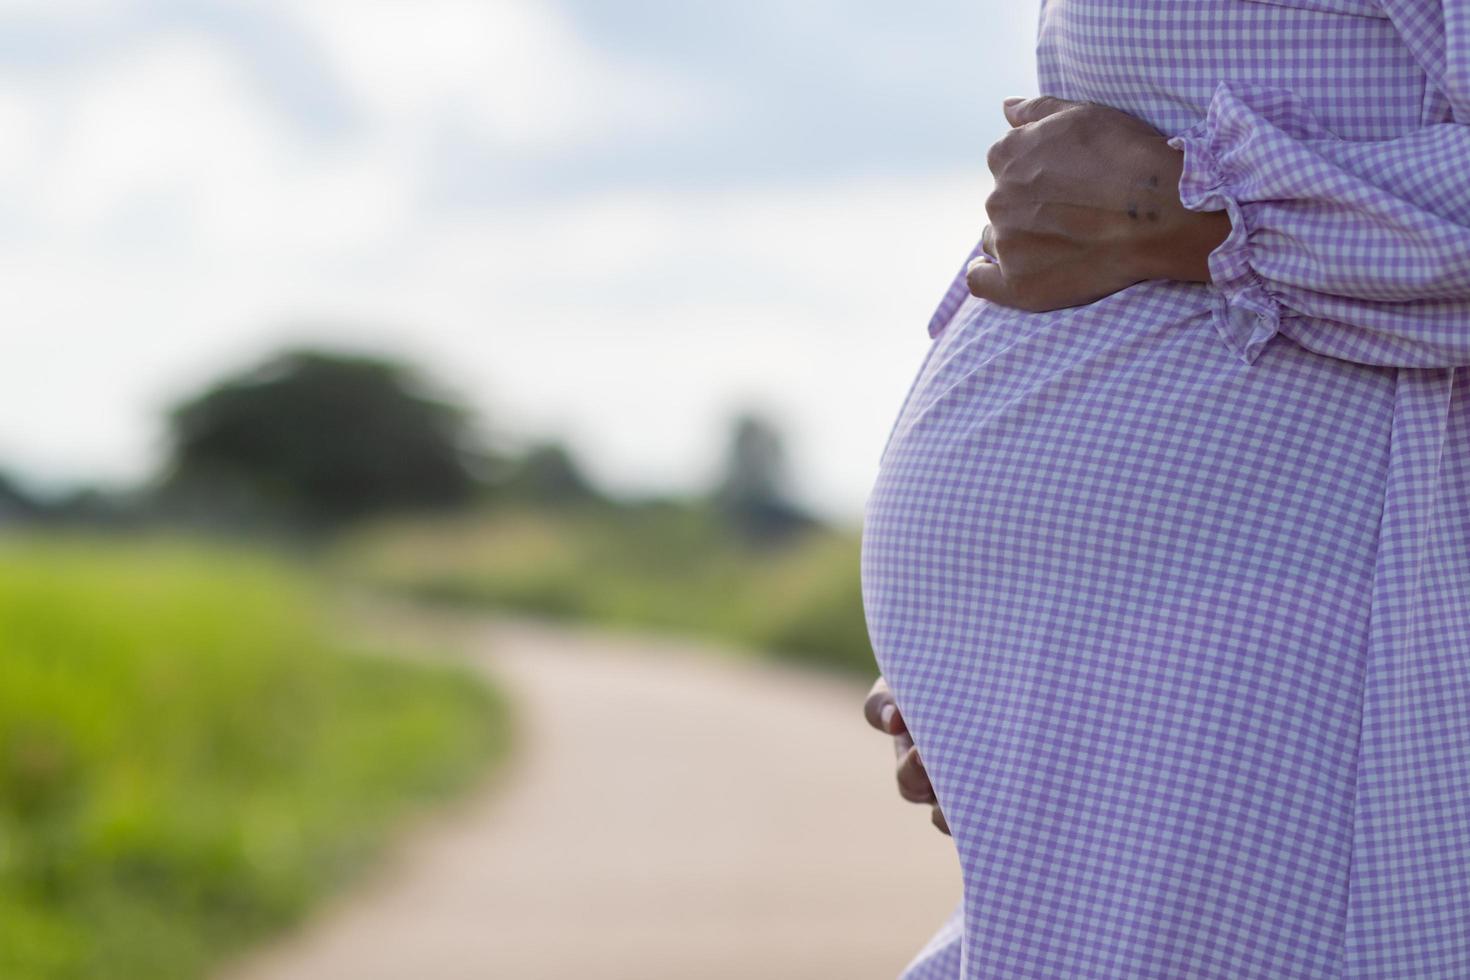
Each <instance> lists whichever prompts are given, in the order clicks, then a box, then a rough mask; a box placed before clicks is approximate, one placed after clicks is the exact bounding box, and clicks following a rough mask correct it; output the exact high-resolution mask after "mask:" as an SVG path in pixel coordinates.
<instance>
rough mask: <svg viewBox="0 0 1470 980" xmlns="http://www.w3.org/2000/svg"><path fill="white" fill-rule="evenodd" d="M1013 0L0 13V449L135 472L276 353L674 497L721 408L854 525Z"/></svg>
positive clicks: (58, 476)
mask: <svg viewBox="0 0 1470 980" xmlns="http://www.w3.org/2000/svg"><path fill="white" fill-rule="evenodd" d="M1036 16H1037V11H1036V5H1035V4H1034V3H1022V4H1009V3H1006V4H1002V3H999V2H992V3H985V4H980V3H973V2H970V3H966V2H960V0H912V2H910V3H907V4H894V3H891V2H884V3H880V2H877V0H843V2H837V0H738V2H737V0H730V2H724V0H702V2H690V0H475V2H462V0H394V2H387V0H384V2H374V0H280V2H273V0H256V2H250V3H230V2H217V3H205V2H197V0H195V2H185V0H158V2H138V3H128V2H101V0H0V303H3V315H4V320H3V321H0V470H5V471H9V472H12V473H14V474H15V475H17V476H19V477H21V478H23V479H26V480H28V481H29V482H30V483H31V484H32V485H33V486H40V487H64V486H66V485H68V484H71V483H79V482H89V483H90V482H100V483H102V484H104V485H114V486H124V485H127V484H129V483H131V482H133V481H137V480H140V479H143V478H144V477H146V475H147V474H148V473H150V472H151V471H152V470H153V469H154V468H155V467H156V466H157V465H158V464H159V462H160V459H161V457H162V453H163V451H164V443H163V432H162V422H161V419H162V414H163V412H164V411H165V410H166V408H167V406H168V405H170V404H172V403H174V402H176V401H177V400H179V399H180V398H182V397H186V396H188V395H190V394H192V393H194V392H196V391H197V390H199V389H200V387H201V386H202V385H204V384H206V383H208V381H210V380H211V379H213V378H216V377H218V376H220V375H221V374H223V373H227V372H230V371H233V370H236V369H238V368H240V367H243V366H246V365H248V364H251V363H253V362H254V361H256V360H258V359H260V358H262V357H264V356H265V355H267V354H269V353H270V352H272V351H274V350H276V349H279V348H280V347H282V346H286V345H297V344H315V345H328V346H333V347H341V348H344V349H347V350H351V351H354V352H368V353H378V354H390V355H394V356H402V357H406V358H408V359H410V360H411V361H413V362H414V363H416V364H418V365H420V366H421V367H422V368H423V369H424V371H425V372H426V373H427V374H429V375H431V376H432V377H434V378H436V379H438V380H440V381H441V382H442V384H443V386H444V387H445V388H446V389H448V390H449V391H451V392H453V393H455V394H456V395H458V396H459V397H461V398H462V399H464V400H465V401H466V402H467V403H469V404H470V405H471V406H473V407H474V408H475V409H476V411H477V413H478V414H479V415H480V417H481V418H482V419H483V420H484V424H485V426H486V428H487V431H488V432H489V433H491V434H492V435H493V436H494V437H495V438H498V439H502V440H514V441H517V442H521V443H525V442H529V441H532V440H536V439H544V438H555V439H559V440H562V441H564V442H566V443H567V444H569V445H570V447H571V448H572V450H573V451H574V452H575V453H576V455H577V456H578V458H579V459H580V460H581V461H582V462H583V463H584V465H585V467H586V468H587V470H588V471H589V473H590V475H591V476H593V477H594V478H595V479H597V480H598V481H599V482H601V483H603V484H604V485H605V486H607V487H608V488H609V489H612V490H614V491H618V492H625V493H644V492H685V491H691V490H696V491H697V490H699V489H701V488H702V487H704V486H705V485H707V484H708V482H709V481H710V480H711V479H713V476H714V474H715V473H716V471H717V468H718V466H719V463H720V459H721V455H722V453H723V450H724V440H725V436H726V432H727V426H728V424H729V420H730V418H731V417H732V416H733V415H734V414H735V413H736V412H738V411H742V410H747V409H748V410H755V411H759V412H762V413H764V414H766V415H768V416H770V417H772V418H773V419H774V420H776V421H777V422H778V423H779V424H780V425H781V426H782V428H783V430H784V432H785V434H786V440H787V451H788V455H789V457H790V459H791V463H792V469H793V476H794V479H795V486H794V490H795V492H796V494H797V495H798V497H799V498H800V499H801V500H802V501H803V502H804V503H806V504H807V505H809V506H811V507H813V508H814V509H816V510H818V511H819V512H821V513H823V514H825V515H827V516H829V517H833V518H836V519H839V520H856V519H857V518H858V517H860V515H861V511H862V506H863V502H864V500H865V498H866V495H867V492H868V490H869V488H870V485H871V482H872V480H873V477H874V475H875V474H876V470H877V464H878V457H879V454H880V453H881V450H882V446H883V443H884V441H885V439H886V437H887V435H888V431H889V429H890V427H891V425H892V423H893V419H894V417H895V415H896V413H897V411H898V408H899V406H900V404H901V402H902V399H903V396H904V394H905V392H906V391H907V389H908V385H909V383H910V382H911V380H912V379H913V375H914V373H915V371H916V370H917V369H918V367H919V364H920V362H921V360H922V358H923V355H924V352H925V349H926V347H927V344H928V337H927V335H926V333H925V329H924V328H925V325H926V323H927V321H928V318H929V314H930V313H931V312H932V310H933V308H934V306H935V305H936V304H937V302H938V300H939V297H940V295H941V294H942V293H943V291H944V288H945V287H946V286H947V284H948V282H949V281H950V278H951V276H953V274H954V273H955V272H956V270H957V269H958V267H959V265H960V263H961V262H962V261H963V259H964V257H965V255H966V254H967V252H968V251H969V249H970V247H971V245H973V244H974V242H975V240H976V239H977V238H978V236H979V233H980V229H981V228H982V227H983V225H984V223H985V220H986V219H985V213H984V200H985V197H986V195H987V194H988V193H989V190H990V179H989V173H988V171H987V170H986V167H985V163H984V161H985V151H986V149H987V148H988V147H989V145H990V144H991V143H993V142H994V141H995V140H996V139H998V138H999V137H1000V136H1001V134H1002V133H1003V132H1004V130H1005V128H1006V123H1005V120H1004V118H1003V116H1002V115H1001V108H1000V103H1001V99H1002V98H1004V97H1005V96H1008V95H1034V94H1037V93H1036V91H1035V85H1036V83H1035V74H1034V68H1033V61H1034V51H1035V46H1034V38H1035V29H1036Z"/></svg>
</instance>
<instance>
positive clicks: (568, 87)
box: [281, 0, 697, 152]
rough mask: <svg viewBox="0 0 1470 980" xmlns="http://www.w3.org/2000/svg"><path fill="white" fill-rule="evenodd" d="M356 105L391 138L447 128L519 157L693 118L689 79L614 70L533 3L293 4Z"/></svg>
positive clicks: (550, 9) (388, 0) (290, 8)
mask: <svg viewBox="0 0 1470 980" xmlns="http://www.w3.org/2000/svg"><path fill="white" fill-rule="evenodd" d="M281 11H282V14H283V16H289V17H291V18H293V19H298V20H299V21H300V23H302V24H303V25H304V26H306V27H307V28H308V30H309V31H310V33H311V34H312V36H313V37H314V38H315V39H316V41H317V42H318V43H319V44H320V45H322V47H323V48H324V50H326V51H327V52H328V54H329V56H330V58H331V61H332V63H333V65H334V66H335V67H336V68H337V69H338V71H339V72H340V73H341V74H342V76H343V77H344V78H345V79H346V80H347V83H348V86H349V88H350V89H351V91H352V92H353V93H354V94H355V95H356V96H357V98H358V100H359V102H360V103H361V104H362V105H364V106H367V107H369V108H370V110H371V111H373V112H374V113H375V114H376V115H377V117H378V118H379V119H380V120H381V121H383V122H385V123H386V124H387V125H389V126H391V127H392V128H394V129H395V130H398V131H404V130H410V131H411V130H417V129H421V128H423V127H425V126H432V125H436V124H440V123H442V122H444V121H445V120H447V119H453V120H454V121H456V122H459V123H467V124H470V125H472V126H473V127H475V128H476V129H478V131H479V134H480V135H481V136H482V137H484V138H486V139H487V140H488V141H489V142H490V143H491V144H492V145H499V146H503V147H506V148H508V149H510V150H514V151H518V152H528V151H545V150H551V149H566V148H567V147H569V146H575V145H578V144H582V143H586V142H590V141H595V140H601V139H607V138H611V137H615V136H616V137H622V138H626V137H628V136H636V135H640V134H644V133H647V132H649V131H651V130H657V129H661V128H666V127H668V126H671V125H673V124H675V123H677V122H679V121H680V120H681V119H684V118H686V117H687V116H688V114H689V113H691V112H692V111H694V110H695V108H696V100H697V96H696V92H695V91H694V89H695V86H694V83H693V81H692V80H690V79H687V78H681V77H672V76H670V75H668V74H667V73H665V72H661V71H657V70H654V69H652V68H651V67H648V66H646V65H641V64H638V63H635V62H629V61H621V60H618V59H616V58H614V57H612V56H611V55H609V54H607V53H606V52H604V51H602V50H599V49H597V48H595V47H593V46H592V45H591V44H589V43H588V42H587V41H586V40H584V39H583V38H582V37H581V36H580V35H579V34H578V33H577V32H576V30H575V29H574V26H573V25H572V23H571V22H570V21H569V20H568V18H567V17H566V16H565V15H564V14H563V13H562V12H561V11H560V9H559V8H558V7H556V6H555V5H553V4H550V3H545V2H540V0H415V2H413V3H403V2H393V0H380V2H366V0H312V2H310V3H301V2H298V0H289V2H283V3H282V5H281Z"/></svg>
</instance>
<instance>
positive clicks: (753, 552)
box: [335, 505, 877, 674]
mask: <svg viewBox="0 0 1470 980" xmlns="http://www.w3.org/2000/svg"><path fill="white" fill-rule="evenodd" d="M859 550H860V542H859V538H858V535H857V533H856V532H851V531H837V530H830V529H819V530H814V531H810V532H807V533H805V534H803V535H802V536H800V537H798V538H796V539H794V540H792V541H790V542H787V543H785V544H784V545H782V546H780V547H754V546H751V545H749V544H746V543H742V541H741V540H740V539H739V538H738V537H737V536H736V535H734V534H732V533H731V532H730V531H728V530H727V529H725V528H724V527H723V526H722V525H721V524H720V522H719V521H718V520H717V519H716V518H715V517H714V516H713V515H712V514H711V513H709V512H708V511H705V510H702V509H700V508H698V507H690V506H675V505H666V506H659V507H646V508H641V509H635V508H626V509H612V508H593V509H588V510H584V511H574V512H565V511H561V512H553V511H544V510H535V509H518V510H497V511H492V512H490V513H487V514H481V515H473V516H468V517H452V518H438V519H419V520H400V521H395V522H390V523H386V524H381V525H378V526H376V527H372V528H369V529H366V530H362V531H359V532H357V533H356V534H354V535H352V536H351V537H349V538H347V539H346V540H345V541H344V542H343V543H342V544H341V545H340V546H339V548H338V549H337V552H336V555H335V564H336V566H337V567H338V568H339V569H340V570H341V571H342V573H343V574H345V575H346V576H347V577H348V578H350V579H351V580H353V581H354V582H357V583H365V584H369V585H373V586H376V587H379V588H383V589H388V590H391V591H394V592H397V593H400V594H406V595H410V596H414V597H417V598H420V599H428V600H434V601H440V602H449V603H455V604H461V605H469V606H478V607H486V608H497V609H513V610H520V611H524V612H529V613H535V614H539V615H543V616H550V617H558V618H567V619H578V620H586V621H591V622H596V623H601V624H606V625H613V626H628V627H639V628H654V629H661V630H668V631H674V632H679V633H684V634H690V635H696V636H706V637H711V638H715V639H719V640H724V641H730V642H734V643H736V644H739V645H742V646H746V647H749V648H752V649H755V650H761V651H768V652H771V653H774V654H777V655H779V656H781V657H784V658H787V659H793V660H800V661H804V662H808V663H815V664H821V665H823V666H829V667H835V668H838V669H843V670H849V671H853V672H856V673H860V674H872V673H875V672H876V670H877V668H876V667H875V666H874V663H873V655H872V652H871V648H870V647H869V645H868V635H867V625H866V621H865V620H864V618H863V608H862V590H861V585H860V579H859Z"/></svg>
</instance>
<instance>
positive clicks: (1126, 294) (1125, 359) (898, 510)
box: [862, 281, 1394, 901]
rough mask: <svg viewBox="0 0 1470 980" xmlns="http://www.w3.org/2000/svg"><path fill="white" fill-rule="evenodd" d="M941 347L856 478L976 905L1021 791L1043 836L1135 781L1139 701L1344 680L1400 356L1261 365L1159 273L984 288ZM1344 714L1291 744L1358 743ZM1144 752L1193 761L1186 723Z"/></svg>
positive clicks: (1281, 344)
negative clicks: (1043, 304)
mask: <svg viewBox="0 0 1470 980" xmlns="http://www.w3.org/2000/svg"><path fill="white" fill-rule="evenodd" d="M934 344H935V346H934V347H933V348H932V349H931V351H930V354H929V357H928V359H927V360H926V361H925V364H924V366H923V368H922V370H921V373H920V375H919V377H918V378H917V379H916V380H915V382H914V384H913V387H912V388H911V390H910V392H909V396H908V398H907V400H906V402H905V404H904V406H903V409H902V411H901V413H900V416H899V418H898V420H897V422H896V423H895V425H894V428H893V431H892V435H891V437H890V439H889V443H888V446H887V448H886V449H885V452H884V456H883V460H882V464H881V466H880V468H879V474H878V478H877V481H876V483H875V485H874V487H873V489H872V492H871V494H870V496H869V499H868V506H867V512H866V516H865V523H864V532H863V551H862V578H863V596H864V605H865V611H866V614H867V618H868V628H869V634H870V637H871V639H872V642H873V647H874V653H875V655H876V658H877V661H878V664H879V666H880V667H881V669H882V671H883V673H884V675H885V676H886V677H887V679H888V681H889V684H890V685H891V686H892V688H893V690H894V694H895V697H896V699H897V701H898V704H899V707H900V709H901V710H902V711H903V714H904V715H905V717H906V719H907V720H908V724H909V727H910V730H911V732H912V733H913V736H914V739H915V742H916V744H917V745H918V747H919V751H920V753H921V755H922V756H923V758H924V759H925V761H926V764H927V767H928V770H929V774H930V778H931V780H932V781H933V783H934V786H935V791H936V793H937V795H938V797H939V800H940V803H941V805H942V806H943V807H944V809H945V814H946V817H947V818H948V819H949V823H950V826H951V828H952V829H953V830H954V836H955V842H956V845H957V847H959V848H960V850H961V853H962V854H967V855H969V860H968V861H967V867H966V871H967V879H966V889H967V901H968V900H969V897H970V895H969V890H970V888H971V887H972V885H974V882H973V881H972V880H971V879H970V875H971V872H974V871H976V870H977V869H983V868H984V867H985V860H984V855H985V854H986V853H992V851H993V853H995V854H1002V853H1005V850H1006V848H1007V847H1012V848H1013V847H1015V846H1018V841H1015V840H1011V841H1009V842H1007V841H1006V840H1005V839H1004V832H1003V830H1004V828H1006V827H1008V826H1019V825H1021V823H1022V821H1019V820H1018V821H1015V822H1010V823H1008V822H1007V821H1005V820H1003V819H1000V818H1001V817H1002V816H1003V815H1004V811H1005V810H1006V809H1007V808H1009V809H1011V810H1013V811H1015V814H1017V815H1018V814H1019V813H1020V812H1021V811H1025V812H1026V813H1028V814H1029V817H1028V821H1029V823H1028V824H1027V825H1028V826H1030V827H1031V828H1032V830H1033V832H1034V830H1035V827H1036V826H1037V823H1038V821H1042V822H1044V820H1043V819H1042V817H1041V816H1040V815H1039V811H1037V810H1036V808H1038V807H1047V808H1055V809H1054V810H1049V811H1048V812H1052V813H1053V814H1067V813H1070V814H1071V815H1072V816H1071V817H1070V818H1064V817H1055V819H1073V818H1075V817H1076V812H1077V811H1076V805H1077V804H1078V801H1079V800H1085V799H1087V798H1088V797H1087V796H1086V795H1085V794H1084V795H1082V796H1078V794H1079V793H1082V785H1083V784H1084V783H1086V782H1087V781H1088V780H1092V779H1097V780H1106V779H1108V778H1121V777H1118V772H1119V770H1118V766H1119V765H1120V764H1121V763H1120V761H1119V760H1127V759H1129V758H1134V757H1135V756H1136V751H1137V739H1138V738H1140V737H1146V736H1147V733H1143V734H1142V735H1141V734H1140V732H1139V730H1138V726H1137V724H1136V723H1135V722H1134V721H1133V720H1130V721H1129V723H1128V724H1123V723H1121V722H1120V719H1136V718H1137V715H1138V712H1139V706H1140V705H1149V706H1152V707H1150V708H1149V711H1150V712H1152V713H1151V714H1148V715H1147V717H1148V718H1150V719H1151V721H1150V722H1149V724H1152V723H1154V721H1156V722H1157V723H1158V724H1159V725H1160V726H1161V727H1160V729H1159V730H1160V732H1163V731H1165V730H1171V731H1176V732H1177V731H1186V732H1212V733H1214V735H1217V736H1219V737H1221V738H1228V737H1231V735H1230V732H1229V731H1228V730H1223V729H1221V728H1220V726H1221V725H1225V726H1227V728H1228V725H1229V721H1228V719H1231V718H1235V717H1238V713H1237V712H1234V711H1233V709H1232V707H1231V698H1234V697H1238V696H1241V689H1240V688H1239V686H1238V685H1239V684H1240V683H1246V684H1249V683H1268V681H1269V677H1278V679H1280V680H1281V682H1282V683H1283V685H1287V686H1290V685H1295V686H1297V688H1298V689H1300V687H1301V686H1302V685H1306V686H1308V687H1312V686H1315V687H1316V688H1317V692H1316V693H1318V694H1319V695H1320V696H1321V701H1320V703H1322V704H1327V705H1351V704H1352V703H1353V701H1352V698H1351V696H1349V695H1350V692H1347V691H1346V690H1345V689H1344V687H1343V686H1344V685H1349V684H1351V683H1353V682H1354V679H1353V675H1352V673H1351V671H1345V670H1343V669H1342V665H1343V663H1344V662H1345V658H1351V657H1352V656H1353V654H1354V652H1355V651H1358V650H1359V649H1361V647H1362V645H1363V644H1364V643H1365V642H1366V636H1367V613H1368V606H1369V602H1368V599H1369V591H1370V587H1371V575H1372V565H1373V559H1374V555H1375V544H1376V535H1377V526H1378V516H1379V512H1380V508H1381V503H1382V494H1383V487H1384V474H1385V466H1386V460H1387V448H1388V430H1389V424H1390V421H1391V417H1392V399H1393V388H1394V374H1393V372H1392V371H1391V370H1389V369H1383V368H1374V367H1368V366H1365V365H1357V364H1350V363H1348V362H1345V361H1338V360H1334V359H1331V358H1325V357H1321V356H1320V355H1316V354H1312V353H1310V352H1308V351H1306V350H1304V349H1302V348H1300V347H1298V346H1296V345H1295V344H1293V343H1291V342H1290V341H1289V340H1288V339H1286V338H1285V337H1279V338H1277V339H1276V341H1274V342H1273V343H1272V344H1271V345H1270V346H1268V347H1267V349H1266V350H1264V351H1263V352H1262V354H1261V356H1260V357H1259V358H1258V359H1257V361H1256V362H1255V363H1254V364H1253V365H1249V366H1248V365H1245V364H1244V363H1242V362H1241V361H1239V360H1238V359H1236V357H1235V356H1234V355H1233V354H1232V353H1231V352H1230V351H1229V350H1228V349H1227V348H1226V347H1225V345H1224V344H1223V342H1222V341H1221V339H1220V338H1219V336H1218V335H1217V334H1216V332H1215V329H1214V326H1213V324H1212V323H1211V320H1210V293H1209V291H1208V290H1207V289H1206V288H1204V287H1203V286H1199V285H1197V284H1188V283H1173V282H1164V281H1150V282H1144V283H1139V284H1136V285H1134V286H1132V287H1129V288H1128V289H1125V290H1123V291H1121V292H1119V293H1115V294H1113V295H1112V296H1109V297H1105V298H1104V299H1103V300H1100V301H1098V302H1096V303H1093V304H1090V305H1088V306H1084V307H1074V308H1071V309H1067V310H1058V311H1053V312H1051V313H1046V314H1027V313H1024V312H1021V311H1012V310H1007V309H1004V308H1000V307H995V306H991V305H988V304H984V303H981V302H979V301H968V302H967V303H966V305H965V306H964V307H962V308H961V309H960V311H959V312H958V313H957V314H956V316H955V317H954V318H953V319H952V320H951V322H950V323H949V325H948V327H947V328H946V329H945V331H944V332H943V333H941V334H940V336H939V337H938V338H937V339H936V340H935V342H934ZM1329 416H1331V417H1332V418H1333V419H1334V420H1340V421H1335V423H1334V424H1333V425H1331V426H1328V425H1325V424H1324V420H1325V419H1326V418H1328V417H1329ZM1344 431H1349V432H1352V433H1354V434H1355V435H1354V438H1352V439H1350V440H1344V439H1343V438H1342V435H1341V433H1342V432H1344ZM1268 632H1269V633H1271V634H1272V635H1271V638H1270V647H1271V648H1270V658H1271V663H1273V664H1276V665H1278V666H1279V665H1285V666H1279V670H1278V673H1277V674H1269V671H1270V670H1271V669H1272V668H1270V667H1263V666H1262V660H1261V658H1262V635H1263V634H1264V633H1268ZM1263 671H1266V672H1267V674H1268V675H1269V676H1267V679H1266V680H1262V677H1263ZM1222 678H1223V680H1222ZM1257 694H1259V692H1257ZM1283 696H1290V695H1289V694H1288V693H1285V692H1284V691H1283ZM1222 719H1225V720H1223V721H1222ZM1354 720H1355V718H1354V717H1353V716H1352V714H1351V712H1350V711H1348V712H1345V713H1344V714H1343V716H1342V717H1341V718H1340V719H1339V718H1336V717H1324V718H1319V719H1316V722H1318V726H1317V728H1316V729H1313V728H1312V727H1311V724H1310V723H1309V724H1307V725H1306V726H1305V727H1304V728H1303V729H1302V731H1304V732H1313V731H1314V732H1315V734H1313V735H1311V736H1310V737H1312V738H1320V739H1322V743H1321V745H1316V744H1315V743H1314V744H1313V745H1301V746H1297V747H1296V748H1297V749H1300V750H1301V751H1303V752H1306V753H1309V754H1308V755H1307V756H1304V757H1308V758H1309V757H1311V756H1310V753H1311V752H1318V753H1319V757H1320V752H1322V751H1337V750H1338V747H1339V746H1342V745H1347V746H1351V744H1352V739H1351V738H1350V737H1348V733H1347V732H1346V731H1345V730H1340V725H1348V724H1351V723H1352V722H1353V721H1354ZM1339 723H1340V725H1339ZM1337 736H1342V737H1341V738H1340V739H1336V737H1337ZM1304 737H1307V736H1304ZM1335 739H1336V740H1335ZM1168 741H1169V740H1168V739H1165V742H1168ZM1149 744H1153V743H1149ZM1324 746H1325V747H1324ZM1152 751H1157V752H1159V753H1162V754H1164V755H1167V754H1168V753H1170V752H1176V751H1177V752H1178V753H1179V754H1180V758H1178V759H1175V760H1173V761H1172V762H1160V763H1159V764H1160V765H1168V764H1174V763H1177V764H1180V765H1186V766H1187V765H1189V759H1188V758H1187V757H1188V754H1189V752H1190V751H1191V750H1190V748H1189V745H1188V740H1187V739H1182V740H1181V739H1175V740H1174V741H1173V742H1172V743H1171V744H1163V743H1161V745H1160V746H1155V748H1154V749H1152ZM1271 751H1272V752H1273V753H1277V752H1282V751H1291V746H1290V745H1286V746H1283V745H1279V744H1278V745H1275V746H1273V747H1272V748H1271ZM1135 761H1136V758H1135ZM1082 773H1089V774H1090V775H1086V776H1084V775H1081V774H1082ZM1110 773H1111V776H1110V775H1109V774H1110ZM1102 785H1103V784H1102V783H1098V784H1097V785H1096V786H1094V789H1096V790H1097V792H1098V793H1099V794H1103V790H1102V789H1101V786H1102ZM1188 810H1189V807H1188V806H1187V805H1185V806H1181V807H1180V812H1188ZM986 827H989V828H991V829H990V831H989V833H988V834H986V833H982V831H983V829H984V828H986ZM987 849H992V850H990V851H988V850H987Z"/></svg>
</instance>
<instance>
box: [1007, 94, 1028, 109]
mask: <svg viewBox="0 0 1470 980" xmlns="http://www.w3.org/2000/svg"><path fill="white" fill-rule="evenodd" d="M1025 101H1026V96H1024V95H1012V96H1010V97H1009V98H1005V99H1002V100H1001V104H1002V105H1004V106H1005V107H1006V108H1007V109H1009V108H1010V107H1011V106H1013V105H1015V104H1016V103H1017V102H1025Z"/></svg>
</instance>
